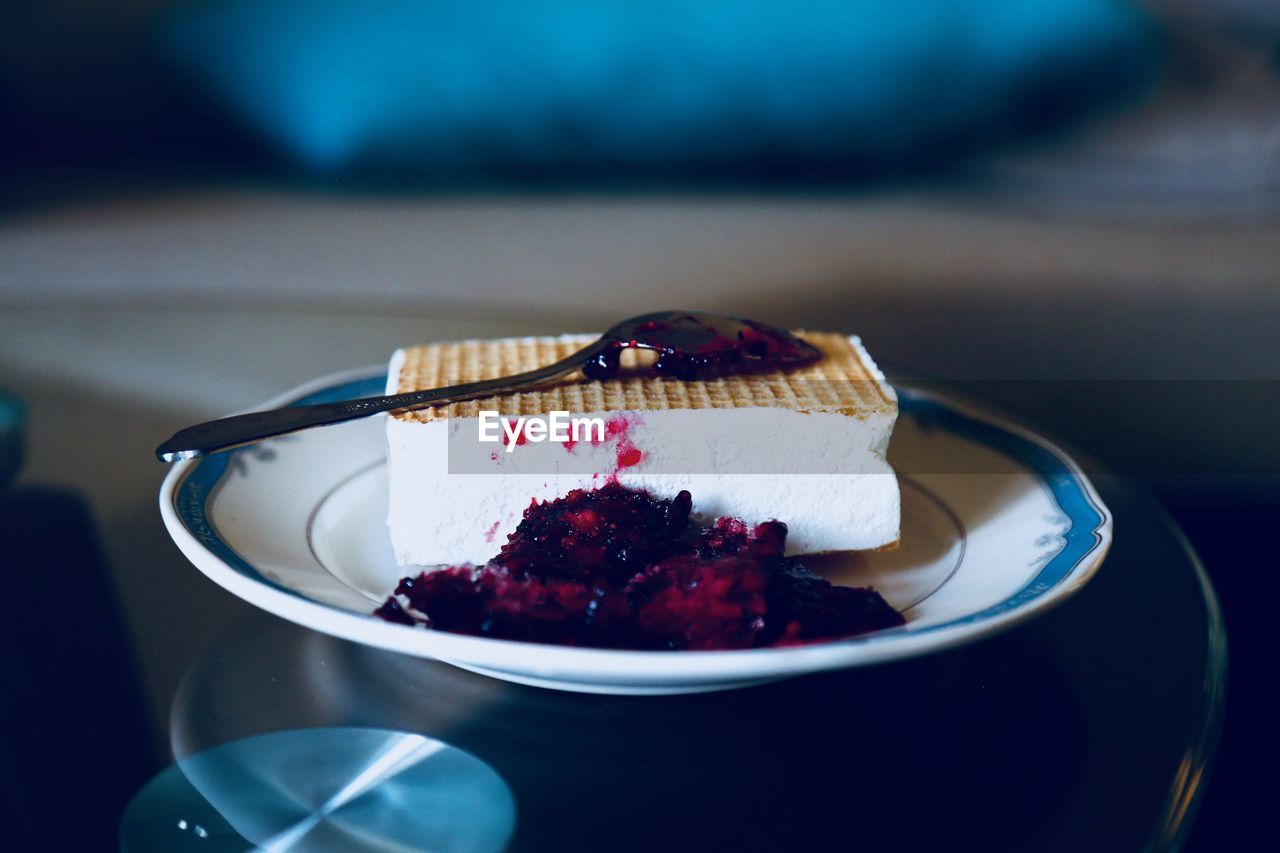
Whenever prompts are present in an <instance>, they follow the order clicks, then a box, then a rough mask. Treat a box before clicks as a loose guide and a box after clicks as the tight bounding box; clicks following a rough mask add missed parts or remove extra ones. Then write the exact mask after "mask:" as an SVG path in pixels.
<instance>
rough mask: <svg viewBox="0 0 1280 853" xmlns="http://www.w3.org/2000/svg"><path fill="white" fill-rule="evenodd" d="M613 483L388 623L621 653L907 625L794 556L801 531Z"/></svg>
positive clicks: (407, 586)
mask: <svg viewBox="0 0 1280 853" xmlns="http://www.w3.org/2000/svg"><path fill="white" fill-rule="evenodd" d="M691 503H692V501H691V499H690V496H689V493H688V492H680V493H679V494H678V495H676V496H675V497H674V498H672V499H670V500H659V499H657V498H655V497H653V496H652V495H649V494H648V493H646V492H643V491H639V490H635V489H629V488H627V487H625V486H622V485H620V484H618V483H616V482H611V483H608V484H606V485H604V486H603V487H601V488H599V489H594V490H590V491H587V490H575V491H572V492H570V493H569V494H567V495H565V496H564V497H563V498H560V499H559V500H555V501H549V502H546V503H537V502H536V501H535V502H533V503H531V504H530V506H529V508H528V509H526V510H525V513H524V519H523V520H522V521H521V522H520V525H519V526H518V527H517V528H516V531H515V532H514V533H512V534H511V535H510V536H509V537H507V544H506V545H504V546H502V550H501V552H499V554H498V555H497V556H496V557H494V558H493V559H492V560H490V561H489V562H488V563H486V564H485V565H483V566H451V567H447V568H443V569H438V570H435V571H430V572H424V573H422V574H420V575H417V576H416V577H407V578H404V579H403V580H401V581H400V584H399V586H397V587H396V590H395V595H394V596H392V597H390V598H388V599H387V601H386V603H385V604H383V605H382V606H381V607H380V608H378V609H377V610H376V611H375V613H376V614H377V615H378V616H381V617H382V618H383V619H386V620H388V621H390V622H399V623H402V624H405V625H415V624H421V625H425V626H427V627H430V628H436V629H439V630H442V631H453V632H456V633H460V634H475V635H478V636H484V637H496V638H500V639H507V640H526V641H529V642H536V643H557V644H561V645H570V646H594V647H599V648H613V649H642V650H644V649H647V650H676V649H688V650H714V649H748V648H757V647H760V646H781V645H793V644H799V643H810V642H815V641H818V640H828V639H834V638H837V637H848V636H852V635H855V634H863V633H866V632H868V631H876V630H879V629H881V628H891V627H894V626H897V625H901V624H903V621H904V620H903V618H902V614H900V613H898V612H897V611H896V610H894V609H893V607H891V606H890V605H889V604H888V603H887V602H886V601H885V600H884V599H883V598H881V597H880V595H879V593H877V592H876V591H875V590H873V589H861V588H852V587H838V586H833V585H832V584H831V583H829V582H828V581H826V580H823V579H822V578H820V577H818V576H817V575H815V574H813V573H812V572H810V571H809V570H808V569H806V568H804V566H802V565H801V564H800V563H799V562H798V561H797V560H795V559H794V558H788V557H784V556H783V552H784V550H785V547H786V540H787V526H786V525H785V524H783V523H782V522H780V521H766V522H764V523H763V524H757V525H755V526H751V525H748V524H746V523H745V522H743V521H742V520H740V519H736V518H720V519H717V520H716V521H715V523H713V524H712V525H711V526H709V527H699V526H697V525H695V524H693V523H692V522H691V521H690V518H689V509H690V506H691Z"/></svg>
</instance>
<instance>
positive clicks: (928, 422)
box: [173, 373, 1111, 654]
mask: <svg viewBox="0 0 1280 853" xmlns="http://www.w3.org/2000/svg"><path fill="white" fill-rule="evenodd" d="M385 384H386V379H385V377H384V376H383V375H382V374H381V373H378V374H376V375H372V376H366V377H362V378H357V379H349V380H347V381H343V382H339V383H337V384H333V385H329V386H326V387H323V388H321V389H320V390H318V391H313V392H311V393H306V394H301V395H298V396H295V397H291V398H288V399H286V400H285V401H283V402H279V403H278V405H309V404H313V403H326V402H333V401H337V400H346V399H353V398H357V397H368V396H373V395H377V394H381V393H382V391H383V388H384V386H385ZM895 390H896V391H897V392H898V398H899V408H900V411H901V413H902V414H903V415H906V416H910V417H912V418H914V419H916V420H917V421H918V422H919V423H921V424H922V425H923V426H926V427H933V428H937V429H942V430H945V431H948V432H951V433H955V434H957V435H960V436H963V437H966V438H968V439H970V440H972V441H974V442H976V443H978V444H982V445H986V446H987V447H991V448H994V449H996V450H998V451H1000V452H1002V453H1004V454H1005V455H1007V456H1009V457H1011V458H1013V459H1015V460H1017V461H1018V462H1020V463H1021V464H1023V465H1024V466H1026V467H1027V468H1028V469H1030V470H1031V471H1034V472H1035V473H1036V474H1038V475H1039V476H1040V478H1041V479H1042V480H1043V481H1044V485H1045V487H1046V488H1047V490H1048V491H1049V493H1050V494H1051V495H1052V497H1053V500H1054V502H1055V503H1056V504H1057V506H1058V508H1059V509H1060V510H1061V512H1062V513H1063V515H1064V516H1066V518H1067V519H1068V520H1069V522H1070V527H1069V528H1068V529H1067V530H1066V531H1065V532H1064V533H1063V540H1064V544H1063V547H1062V550H1061V551H1059V552H1058V553H1057V554H1056V555H1055V556H1054V557H1053V558H1051V559H1050V560H1048V561H1047V562H1046V563H1045V564H1044V565H1043V566H1042V567H1041V568H1040V570H1039V571H1038V572H1037V573H1036V574H1035V576H1034V577H1032V578H1031V580H1030V581H1028V582H1027V584H1026V585H1025V586H1023V587H1022V588H1021V589H1020V590H1018V591H1017V592H1015V593H1014V594H1013V595H1010V596H1009V597H1007V598H1005V599H1004V600H1002V601H1000V602H998V603H996V604H993V605H991V606H989V607H986V608H984V609H982V610H979V611H976V612H974V613H970V614H966V615H965V616H963V617H960V618H957V619H951V620H948V621H946V622H940V623H936V624H933V625H927V626H923V627H919V628H912V627H911V626H910V625H909V624H908V625H906V626H903V627H900V628H892V629H889V630H886V631H878V632H875V633H873V634H867V635H863V636H859V637H852V638H848V639H844V640H838V641H835V642H838V643H841V644H848V643H866V642H873V641H875V640H877V639H879V638H882V637H885V636H888V635H893V634H899V633H904V632H906V633H910V634H912V635H923V634H927V633H933V632H937V631H942V630H946V629H950V628H956V627H960V626H964V625H970V624H973V623H977V622H983V621H986V620H989V619H991V618H992V617H995V616H999V615H1001V614H1004V613H1007V612H1009V611H1012V610H1016V609H1019V608H1022V607H1024V606H1026V605H1029V604H1031V603H1032V602H1035V601H1037V600H1038V599H1040V598H1043V597H1044V596H1045V595H1047V594H1048V593H1049V592H1051V591H1053V590H1055V589H1056V588H1057V587H1058V586H1059V585H1060V584H1062V583H1063V582H1065V581H1066V580H1067V579H1069V578H1071V576H1072V573H1073V572H1074V571H1075V569H1076V568H1077V567H1078V566H1079V565H1080V563H1081V562H1082V561H1083V560H1084V559H1085V558H1086V557H1088V556H1089V555H1090V554H1092V553H1094V552H1095V551H1096V550H1097V549H1098V548H1100V547H1102V546H1104V545H1105V544H1107V542H1108V540H1109V537H1108V536H1106V535H1104V531H1106V530H1108V529H1109V527H1110V521H1111V518H1110V514H1109V512H1108V511H1107V510H1106V508H1105V507H1104V506H1103V505H1102V502H1101V501H1100V500H1099V499H1098V498H1097V496H1096V493H1095V492H1094V490H1093V488H1092V486H1091V485H1090V484H1089V483H1088V481H1087V479H1086V478H1085V477H1084V475H1083V474H1082V473H1081V472H1080V470H1079V469H1078V468H1077V467H1076V466H1075V464H1074V463H1073V462H1071V460H1070V459H1068V458H1067V457H1066V456H1065V455H1062V454H1060V453H1058V452H1055V451H1054V450H1053V449H1052V448H1051V447H1050V446H1047V445H1045V444H1044V443H1042V442H1041V441H1038V440H1036V439H1035V438H1033V435H1032V434H1031V433H1030V432H1027V431H1026V430H1023V429H1022V428H1020V427H1017V426H1015V425H1012V424H1003V423H997V422H995V421H993V420H988V419H986V418H984V417H980V416H977V415H976V414H970V413H968V412H967V411H966V407H963V406H961V405H958V404H956V403H953V402H949V401H947V402H944V401H943V400H941V399H939V398H937V397H933V396H931V395H929V394H927V393H924V392H921V391H916V390H913V389H909V388H900V387H899V388H896V389H895ZM246 451H247V449H245V448H242V449H239V450H232V451H228V452H226V453H219V454H214V455H212V456H207V457H203V458H200V459H196V460H193V461H192V462H191V463H189V465H190V467H189V468H188V470H187V472H186V476H185V477H184V478H183V480H182V481H181V483H180V484H179V485H178V486H177V488H175V489H174V491H173V502H174V510H175V513H176V515H177V517H178V519H179V521H180V523H181V524H182V525H183V527H184V528H185V529H186V530H187V532H188V533H190V534H191V536H193V537H194V538H195V539H196V540H198V541H199V542H200V544H201V545H203V546H204V547H205V548H207V549H208V550H209V551H210V552H211V553H213V554H214V555H215V556H216V557H218V559H220V560H222V561H223V562H224V563H226V564H227V565H228V566H230V567H232V568H233V569H234V570H235V571H237V572H239V573H240V574H241V575H244V576H245V577H246V578H249V579H251V580H253V581H256V582H257V583H261V584H265V585H267V586H269V587H271V588H273V589H276V590H279V591H281V592H285V593H287V594H289V595H291V596H294V597H296V598H298V599H301V600H304V601H307V602H309V603H311V604H316V605H319V606H321V607H326V608H330V609H334V610H341V608H337V607H333V606H332V605H327V604H323V603H321V602H317V601H314V600H313V599H310V598H307V597H306V596H304V595H302V594H300V593H299V592H298V591H297V590H294V589H291V588H289V587H286V586H283V585H281V584H279V583H277V582H276V581H274V580H272V579H270V578H268V577H266V576H264V575H263V574H262V573H260V572H259V571H258V570H256V569H255V568H254V567H253V565H252V564H250V563H249V562H248V561H247V560H245V559H244V558H243V557H242V556H241V555H240V554H238V553H237V552H236V551H235V549H233V548H232V547H231V546H230V545H229V544H228V543H227V542H226V541H225V540H224V539H223V538H222V537H221V536H220V535H219V533H218V531H217V528H216V527H215V526H214V524H213V523H212V521H211V520H210V518H209V513H208V504H209V500H210V499H211V497H212V496H213V495H214V494H215V492H216V491H217V488H218V486H219V484H220V483H221V482H222V480H223V478H224V477H225V476H226V475H227V472H228V471H229V470H231V468H232V465H233V462H234V460H235V458H236V456H237V455H238V454H240V453H244V452H246ZM344 612H347V611H344ZM368 618H369V619H376V617H374V616H372V615H369V617H368ZM654 654H664V653H661V652H657V653H654Z"/></svg>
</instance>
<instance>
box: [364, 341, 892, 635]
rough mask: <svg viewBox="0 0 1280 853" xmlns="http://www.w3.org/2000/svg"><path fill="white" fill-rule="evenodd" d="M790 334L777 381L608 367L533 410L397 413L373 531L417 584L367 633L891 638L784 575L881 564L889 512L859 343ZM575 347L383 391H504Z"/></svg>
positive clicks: (424, 371) (411, 359)
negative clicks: (386, 531) (417, 629)
mask: <svg viewBox="0 0 1280 853" xmlns="http://www.w3.org/2000/svg"><path fill="white" fill-rule="evenodd" d="M780 334H785V333H780ZM796 335H797V336H799V338H801V339H802V340H801V341H798V342H797V344H798V345H800V346H804V347H806V349H807V350H809V351H810V352H811V353H812V360H810V361H809V362H808V363H806V364H803V365H801V366H798V367H793V368H792V369H789V370H785V371H784V370H778V369H769V366H768V365H767V364H763V365H757V369H754V370H750V369H748V370H741V369H740V368H742V367H744V365H742V364H732V365H731V368H733V369H728V370H726V369H723V368H724V367H725V364H724V362H725V359H707V358H704V357H701V356H697V357H695V356H690V355H689V354H684V353H679V352H667V353H664V354H662V355H660V356H657V357H656V361H655V356H654V355H653V354H652V353H647V354H646V353H637V352H635V351H633V350H622V349H619V350H615V351H612V352H609V353H608V354H607V358H605V359H603V360H601V362H600V363H599V364H598V365H595V368H596V369H592V368H590V367H589V368H588V370H587V371H586V375H585V376H575V377H572V378H570V379H568V380H565V381H560V382H557V383H553V384H551V385H549V386H547V387H544V388H540V389H538V390H535V391H523V392H518V393H509V394H503V395H500V396H495V397H491V398H488V399H482V400H475V401H469V402H463V403H456V404H452V405H448V406H440V407H432V408H424V409H418V410H414V411H408V412H398V413H393V414H392V415H391V416H390V417H389V418H388V419H387V439H388V467H389V472H390V474H389V480H390V512H389V517H388V524H389V528H390V534H391V540H392V544H393V546H394V549H395V553H396V557H397V559H398V561H399V562H400V563H402V564H405V565H410V566H415V567H420V571H418V572H417V573H416V574H411V575H409V576H407V577H405V578H404V579H403V580H402V581H401V582H400V584H399V585H398V587H397V588H396V590H395V594H394V595H393V596H391V597H389V598H388V599H387V601H386V603H384V604H383V606H382V607H380V608H379V609H378V611H377V614H378V615H379V616H381V617H382V618H384V619H387V620H389V621H393V622H400V623H403V624H407V625H415V624H421V625H426V626H428V627H431V628H436V629H440V630H447V631H454V632H459V633H466V634H475V635H480V636H490V637H496V638H502V639H515V640H527V641H534V642H549V643H559V644H566V645H578V646H594V647H604V648H627V649H642V650H714V649H742V648H753V647H759V646H776V645H790V644H796V643H806V642H813V641H817V640H824V639H832V638H836V637H843V636H850V635H854V634H860V633H865V632H867V631H872V630H877V629H881V628H887V627H892V626H895V625H900V624H902V622H903V618H902V616H901V614H899V613H897V611H895V610H894V609H893V608H892V607H891V606H890V605H889V604H888V603H886V602H885V601H884V599H883V598H881V597H880V596H879V595H878V594H877V593H876V592H875V591H874V590H870V589H854V588H843V587H835V586H832V585H831V584H830V583H829V582H827V581H825V580H823V579H822V578H820V577H818V576H816V575H814V574H813V573H811V572H809V571H808V570H807V569H805V568H804V566H803V564H802V562H801V561H800V560H799V559H798V555H803V554H815V553H825V552H833V551H859V550H870V549H879V548H885V547H892V546H893V545H895V544H896V543H897V540H898V526H899V503H898V501H899V497H898V485H897V480H896V478H895V477H894V475H893V472H892V470H891V469H890V467H889V465H888V462H887V461H886V459H885V454H886V451H887V449H888V443H889V438H890V434H891V432H892V430H893V424H894V421H895V419H896V416H897V399H896V396H895V395H894V392H893V390H892V388H891V387H890V386H889V385H888V383H887V382H886V381H885V379H884V376H883V375H882V374H881V373H880V371H879V369H878V368H877V367H876V365H875V363H874V362H873V361H872V360H871V357H870V356H869V355H868V354H867V352H866V350H865V349H863V347H862V346H861V343H860V342H859V340H858V339H857V338H852V337H846V336H842V335H837V334H830V333H804V332H801V333H796ZM788 337H790V336H789V335H788ZM593 339H594V338H593V337H592V336H577V335H566V336H561V337H555V338H520V339H508V340H498V341H464V342H460V343H443V344H433V345H428V346H420V347H412V348H408V349H404V350H401V351H399V352H397V353H396V354H395V356H394V357H393V359H392V361H391V366H390V370H389V375H388V388H387V392H388V393H389V394H394V393H403V392H408V391H415V390H419V389H424V388H433V387H439V386H444V385H451V384H456V383H460V382H468V381H475V380H480V379H488V378H494V377H500V376H505V375H510V374H514V373H519V372H521V371H524V370H529V369H532V368H534V367H537V366H540V365H542V364H547V363H550V362H553V361H556V360H559V359H561V358H564V357H566V356H568V355H569V354H571V353H572V352H574V351H576V350H579V349H581V348H582V347H583V346H585V345H586V344H588V343H590V342H591V341H592V340H593ZM793 340H794V339H793ZM810 345H811V346H810ZM761 366H763V368H764V369H760V367H761ZM673 375H674V376H677V377H678V378H672V376H673ZM593 377H594V378H593ZM557 417H561V421H560V422H559V426H558V427H557V425H556V424H557V421H556V420H555V419H556V418H557ZM539 422H541V426H540V427H539V426H538V423H539ZM570 422H572V423H570ZM579 427H581V429H579ZM779 518H784V519H786V520H787V523H786V524H784V523H782V522H780V521H777V520H776V519H779ZM744 519H747V520H744Z"/></svg>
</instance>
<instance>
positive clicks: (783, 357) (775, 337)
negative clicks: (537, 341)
mask: <svg viewBox="0 0 1280 853" xmlns="http://www.w3.org/2000/svg"><path fill="white" fill-rule="evenodd" d="M610 334H611V336H612V337H613V340H612V341H611V342H610V343H608V344H607V345H606V346H605V348H604V349H603V350H601V351H600V352H599V353H597V354H596V355H595V356H594V357H593V358H592V359H591V361H589V362H588V363H587V365H586V366H585V367H584V368H583V373H585V374H586V375H587V378H589V379H608V378H609V377H611V376H614V375H616V374H617V372H618V369H619V364H620V359H621V355H622V351H623V350H624V349H648V350H654V351H655V352H657V353H658V360H657V361H655V362H654V363H653V367H652V368H650V370H651V372H652V373H653V375H654V376H669V377H674V378H677V379H694V378H697V377H699V376H705V375H707V374H713V375H714V374H721V373H731V372H742V371H759V370H776V369H779V368H784V367H796V366H799V365H802V364H808V363H810V362H813V361H817V360H818V359H819V358H821V357H822V351H821V350H819V349H818V348H817V347H815V346H813V345H812V344H808V343H806V342H804V341H803V340H801V339H800V338H798V337H796V336H795V335H793V334H791V333H790V332H788V331H785V330H783V329H777V328H774V327H773V326H767V325H765V324H764V323H757V322H755V321H753V320H742V319H738V318H736V317H721V316H717V315H714V314H695V313H690V312H671V311H667V312H663V313H661V314H650V315H646V316H645V317H640V318H638V319H637V320H636V322H635V323H634V324H629V325H627V326H623V327H614V328H613V329H611V330H610Z"/></svg>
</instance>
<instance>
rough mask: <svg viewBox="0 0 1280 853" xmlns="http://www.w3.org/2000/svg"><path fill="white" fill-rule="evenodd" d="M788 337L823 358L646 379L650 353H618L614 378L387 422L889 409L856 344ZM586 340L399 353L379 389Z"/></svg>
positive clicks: (532, 364)
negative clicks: (486, 414)
mask: <svg viewBox="0 0 1280 853" xmlns="http://www.w3.org/2000/svg"><path fill="white" fill-rule="evenodd" d="M795 334H797V335H799V336H800V337H802V338H804V339H805V340H806V341H808V342H809V343H811V344H813V345H814V346H816V347H818V348H819V349H820V350H822V353H823V357H822V358H821V359H819V360H818V361H816V362H814V363H812V364H809V365H806V366H804V367H800V368H796V369H793V370H788V371H786V372H782V371H772V372H768V373H749V374H737V375H730V376H721V377H716V378H711V379H705V380H701V379H698V380H679V379H659V378H654V377H651V376H649V375H648V373H647V372H646V371H645V370H644V369H643V365H645V364H647V363H649V362H651V361H652V359H653V354H652V353H645V352H638V351H635V350H624V351H623V353H622V369H621V372H620V373H619V375H617V376H616V377H613V378H610V379H606V380H603V381H600V380H593V379H586V378H584V377H583V376H582V374H581V373H573V374H569V375H568V376H566V377H563V378H561V379H559V380H556V381H554V382H553V383H552V384H550V385H547V386H545V387H543V388H540V389H538V390H536V391H518V392H513V393H508V394H501V395H498V396H493V397H486V398H483V399H479V400H469V401H466V402H462V403H453V404H451V405H448V406H431V407H428V408H423V409H415V410H413V411H409V412H400V413H396V414H393V415H392V417H394V418H398V419H399V420H402V421H418V422H421V423H428V422H430V421H435V420H440V419H441V418H465V417H477V416H478V415H479V413H480V411H482V410H488V411H498V412H501V413H502V414H504V415H543V414H547V413H549V412H552V411H567V412H572V413H574V414H587V413H590V412H621V411H632V412H643V411H662V410H698V409H743V408H761V407H764V408H782V409H793V410H795V411H800V412H838V413H840V414H845V415H851V416H854V417H866V416H868V415H872V414H893V413H895V412H896V411H897V398H896V396H895V395H894V393H893V390H892V389H891V388H890V387H889V386H888V385H887V384H886V383H885V382H884V377H883V376H882V375H881V373H880V371H879V369H877V368H876V366H875V363H874V362H872V361H871V359H870V357H869V356H867V355H866V353H865V351H864V350H863V349H862V348H861V346H860V345H858V344H857V343H856V341H855V340H852V339H850V338H848V337H847V336H845V335H840V334H836V333H833V332H796V333H795ZM595 339H596V336H595V335H562V336H560V337H554V338H552V337H545V338H504V339H501V340H490V341H457V342H453V343H437V344H426V345H423V346H416V347H406V348H405V349H403V350H401V351H400V352H398V353H396V356H395V358H393V359H392V362H391V369H392V371H393V372H397V373H398V375H394V376H392V377H390V381H389V382H388V389H387V391H388V393H391V394H400V393H405V392H409V391H421V390H425V389H428V388H440V387H442V386H445V385H456V384H458V383H462V382H476V381H479V380H482V379H494V378H497V377H501V376H510V375H512V374H515V373H522V372H524V371H527V370H533V369H535V368H538V367H543V366H544V365H548V364H551V363H552V362H554V361H558V360H560V359H562V358H566V357H567V356H570V355H572V354H573V353H575V352H577V351H578V350H580V349H582V348H583V347H585V346H586V345H587V344H589V343H591V342H592V341H594V340H595Z"/></svg>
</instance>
